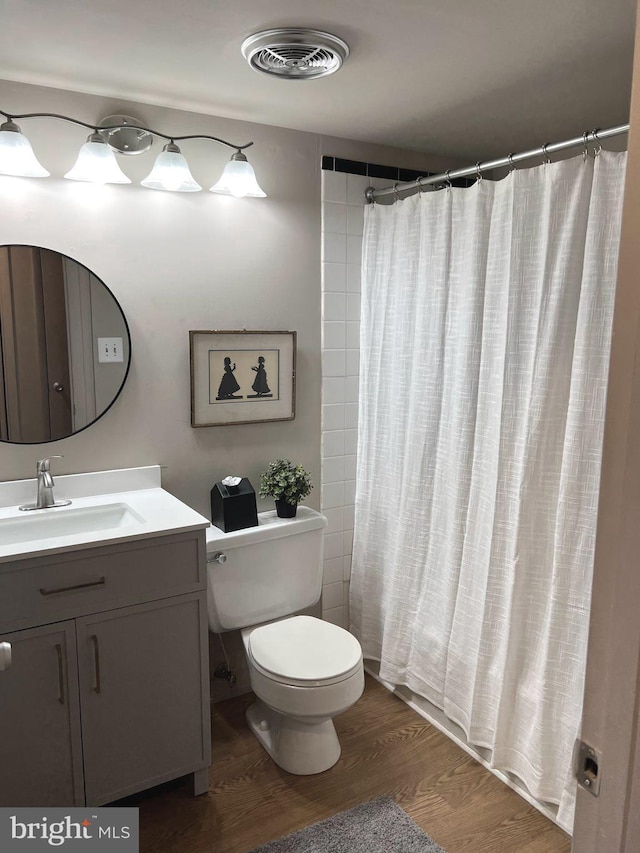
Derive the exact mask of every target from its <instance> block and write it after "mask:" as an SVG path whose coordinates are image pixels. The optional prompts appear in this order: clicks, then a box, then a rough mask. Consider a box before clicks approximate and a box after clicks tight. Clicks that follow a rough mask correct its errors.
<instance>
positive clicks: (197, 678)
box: [0, 530, 211, 806]
mask: <svg viewBox="0 0 640 853" xmlns="http://www.w3.org/2000/svg"><path fill="white" fill-rule="evenodd" d="M206 607H207V603H206V561H205V541H204V531H203V530H198V531H194V532H190V533H178V534H175V535H169V536H161V537H156V538H150V539H146V540H137V541H133V542H130V543H118V544H113V545H110V546H105V547H101V548H91V549H87V550H85V551H74V552H70V553H68V554H58V555H54V556H51V557H49V558H45V557H38V558H33V559H29V560H25V561H20V562H15V563H10V564H6V563H5V564H1V565H0V642H2V641H6V642H10V643H11V645H12V658H13V659H12V663H11V666H10V667H9V669H7V670H6V671H4V672H0V806H20V805H34V806H39V805H42V806H44V805H56V806H67V805H69V806H70V805H84V804H87V805H101V804H103V803H108V802H112V801H114V800H116V799H119V798H121V797H124V796H127V795H128V794H132V793H135V792H136V791H141V790H144V789H145V788H150V787H152V786H154V785H157V784H160V783H161V782H165V781H168V780H169V779H174V778H177V777H178V776H184V775H187V774H190V773H193V777H194V790H195V793H203V792H204V791H206V790H207V787H208V785H207V782H208V765H209V764H210V763H211V741H210V720H209V664H208V630H207V609H206ZM44 623H46V624H44ZM36 626H37V627H36Z"/></svg>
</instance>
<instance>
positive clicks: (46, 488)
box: [18, 454, 71, 511]
mask: <svg viewBox="0 0 640 853" xmlns="http://www.w3.org/2000/svg"><path fill="white" fill-rule="evenodd" d="M62 458H63V457H62V455H61V454H57V455H55V456H47V458H46V459H39V460H38V464H37V465H36V477H37V480H38V496H37V500H36V502H35V503H34V504H23V505H22V506H21V507H18V509H22V510H25V511H26V510H31V509H49V508H50V507H53V506H68V505H69V504H70V503H71V501H56V500H54V499H53V485H54V483H53V477H52V476H51V460H52V459H62Z"/></svg>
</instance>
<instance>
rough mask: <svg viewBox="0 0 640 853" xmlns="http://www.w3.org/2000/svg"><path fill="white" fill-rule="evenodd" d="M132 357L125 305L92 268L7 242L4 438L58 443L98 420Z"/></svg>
mask: <svg viewBox="0 0 640 853" xmlns="http://www.w3.org/2000/svg"><path fill="white" fill-rule="evenodd" d="M130 360H131V339H130V336H129V327H128V326H127V321H126V319H125V316H124V314H123V313H122V309H121V308H120V305H119V304H118V302H117V300H116V298H115V297H114V295H113V294H112V293H111V291H110V290H109V288H108V287H107V286H106V285H105V284H104V282H102V281H100V279H99V278H98V277H97V276H95V275H94V274H93V273H92V272H91V270H89V269H87V267H85V266H83V265H82V264H79V263H78V262H77V261H74V260H73V259H72V258H69V257H67V256H66V255H62V254H60V252H53V251H51V250H50V249H41V248H39V247H38V246H0V371H1V376H0V378H1V380H2V381H0V441H8V442H12V443H15V444H40V443H42V442H46V441H56V440H57V439H60V438H66V437H67V436H69V435H73V434H74V433H76V432H79V431H80V430H83V429H85V428H86V427H88V426H90V425H91V424H92V423H95V421H97V420H98V418H100V417H102V415H104V413H105V412H106V411H107V409H109V407H110V406H111V405H112V404H113V402H114V400H115V399H116V398H117V397H118V395H119V394H120V391H121V390H122V388H123V386H124V383H125V380H126V378H127V373H128V372H129V363H130Z"/></svg>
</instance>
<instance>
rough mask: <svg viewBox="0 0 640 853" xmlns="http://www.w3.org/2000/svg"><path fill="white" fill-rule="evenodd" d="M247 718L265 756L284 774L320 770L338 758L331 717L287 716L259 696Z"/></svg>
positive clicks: (306, 774)
mask: <svg viewBox="0 0 640 853" xmlns="http://www.w3.org/2000/svg"><path fill="white" fill-rule="evenodd" d="M246 717H247V723H248V724H249V728H250V729H251V731H252V732H253V733H254V735H255V736H256V737H257V738H258V740H259V741H260V743H261V744H262V746H263V747H264V749H265V750H266V752H267V753H268V755H269V756H270V757H271V758H272V759H273V760H274V761H275V763H276V764H277V765H278V766H279V767H282V769H283V770H286V771H287V773H292V774H294V775H295V776H311V775H312V774H314V773H322V772H324V771H325V770H328V769H329V768H330V767H333V765H334V764H335V763H336V761H337V760H338V759H339V758H340V742H339V740H338V735H337V734H336V730H335V727H334V725H333V720H331V719H327V718H311V719H309V720H308V721H306V720H302V719H301V718H299V717H298V718H296V717H286V716H284V714H280V713H279V712H278V711H274V710H273V708H269V707H268V705H265V704H264V702H262V701H261V700H260V699H258V701H257V702H256V703H255V704H254V705H251V706H250V707H249V708H248V709H247V714H246Z"/></svg>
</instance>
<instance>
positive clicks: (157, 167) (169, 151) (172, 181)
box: [140, 141, 202, 193]
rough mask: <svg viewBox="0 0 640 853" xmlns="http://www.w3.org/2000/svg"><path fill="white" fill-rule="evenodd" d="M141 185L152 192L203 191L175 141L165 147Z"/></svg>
mask: <svg viewBox="0 0 640 853" xmlns="http://www.w3.org/2000/svg"><path fill="white" fill-rule="evenodd" d="M140 183H141V184H142V186H143V187H149V188H150V189H152V190H169V191H170V192H181V193H197V192H200V190H201V189H202V187H201V186H200V184H199V183H197V181H195V180H194V178H193V175H192V174H191V171H190V169H189V164H188V163H187V160H186V158H185V157H184V156H183V154H182V153H181V151H180V149H179V148H178V146H177V145H176V144H175V143H174V142H173V141H172V142H169V143H168V144H167V145H165V146H164V148H163V149H162V151H161V152H160V154H158V156H157V157H156V162H155V163H154V165H153V169H152V170H151V172H150V173H149V174H148V175H147V177H146V178H145V179H144V181H141V182H140Z"/></svg>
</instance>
